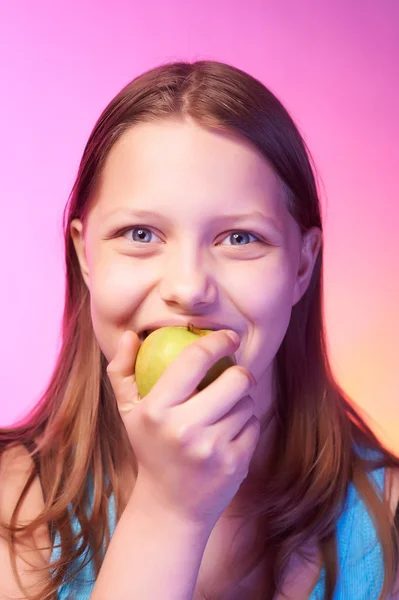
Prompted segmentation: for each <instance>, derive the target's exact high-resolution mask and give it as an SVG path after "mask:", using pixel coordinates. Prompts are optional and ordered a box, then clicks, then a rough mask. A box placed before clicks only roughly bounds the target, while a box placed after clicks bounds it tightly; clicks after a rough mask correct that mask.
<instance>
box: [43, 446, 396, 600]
mask: <svg viewBox="0 0 399 600" xmlns="http://www.w3.org/2000/svg"><path fill="white" fill-rule="evenodd" d="M362 454H363V453H362ZM367 454H368V455H372V456H373V458H374V457H375V456H376V454H375V452H373V451H370V450H368V451H367ZM368 477H369V480H370V481H371V480H374V481H375V483H376V485H377V486H378V489H377V491H378V493H379V495H380V497H381V498H382V495H383V494H384V477H385V469H384V468H380V469H376V470H374V471H372V472H370V473H368ZM71 519H72V528H73V531H74V533H78V532H79V531H80V526H79V523H78V521H77V519H76V517H74V516H73V515H72V514H71ZM109 519H110V530H111V535H112V534H113V532H114V530H115V526H116V523H115V502H114V496H113V495H112V496H111V497H110V502H109ZM336 535H337V551H338V564H339V572H338V579H337V585H336V588H335V593H334V596H333V598H334V600H377V598H378V596H379V593H380V591H381V589H382V585H383V578H384V565H383V555H382V549H381V545H380V542H379V540H378V536H377V532H376V529H375V526H374V524H373V521H372V518H371V517H370V515H369V513H368V511H367V509H366V506H365V504H364V502H363V500H362V499H361V497H360V496H359V494H358V493H357V491H356V489H355V487H354V485H353V484H352V483H350V485H349V490H348V495H347V499H346V502H345V507H344V510H343V512H342V514H341V516H340V517H339V519H338V521H337V523H336ZM59 542H60V537H59V534H58V532H57V533H56V536H55V544H59ZM59 557H60V548H54V550H53V553H52V558H51V560H52V561H53V560H56V559H58V558H59ZM88 558H89V556H88V551H86V554H85V555H84V556H83V557H80V559H79V560H80V563H79V564H82V563H83V562H84V561H85V560H88ZM75 564H76V563H75ZM132 568H133V566H132ZM94 583H95V576H94V569H93V565H92V562H91V561H89V562H88V564H87V565H86V566H85V567H84V568H83V570H82V571H81V572H80V573H78V574H77V575H76V576H75V577H74V579H73V580H72V581H70V582H68V583H64V584H63V585H61V586H60V587H59V590H58V600H64V599H65V600H88V599H89V597H90V594H91V593H92V590H93V587H94ZM324 585H325V568H324V567H323V569H322V570H321V573H320V576H319V579H318V581H317V583H316V585H315V587H314V588H313V590H312V593H311V595H310V596H309V600H323V599H324Z"/></svg>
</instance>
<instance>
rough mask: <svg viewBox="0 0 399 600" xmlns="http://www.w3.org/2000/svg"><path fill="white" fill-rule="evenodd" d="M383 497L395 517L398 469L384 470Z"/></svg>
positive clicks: (398, 484) (398, 481)
mask: <svg viewBox="0 0 399 600" xmlns="http://www.w3.org/2000/svg"><path fill="white" fill-rule="evenodd" d="M385 497H386V499H387V501H388V502H389V506H390V508H391V512H392V514H393V515H395V513H396V510H397V509H398V505H399V469H391V468H388V469H386V471H385Z"/></svg>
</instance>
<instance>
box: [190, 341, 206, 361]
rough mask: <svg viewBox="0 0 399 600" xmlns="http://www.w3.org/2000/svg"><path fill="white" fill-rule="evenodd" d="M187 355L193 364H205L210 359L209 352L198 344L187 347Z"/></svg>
mask: <svg viewBox="0 0 399 600" xmlns="http://www.w3.org/2000/svg"><path fill="white" fill-rule="evenodd" d="M187 353H188V354H189V356H190V359H191V360H193V361H194V362H207V361H209V360H210V359H211V358H212V354H211V352H209V350H208V349H207V348H205V347H204V346H201V345H200V344H195V343H194V344H190V345H189V346H187Z"/></svg>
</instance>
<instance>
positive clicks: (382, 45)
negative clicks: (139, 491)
mask: <svg viewBox="0 0 399 600" xmlns="http://www.w3.org/2000/svg"><path fill="white" fill-rule="evenodd" d="M398 26H399V3H398V2H397V1H396V0H391V1H389V0H385V1H382V2H378V3H377V2H371V0H358V1H355V0H352V1H351V2H347V0H339V1H337V0H334V2H331V1H330V0H324V1H320V0H312V1H310V0H307V1H305V0H300V1H298V0H278V1H277V0H276V1H275V2H271V1H268V0H247V1H246V2H244V1H241V2H237V1H236V2H234V1H233V2H232V0H228V1H227V0H223V1H221V0H212V1H209V0H202V2H193V0H190V1H188V0H168V2H163V1H161V0H160V1H158V2H154V1H147V2H141V1H138V0H136V1H135V2H134V1H131V2H128V1H122V0H113V1H112V2H106V1H105V0H104V1H102V2H101V1H96V2H94V1H93V2H88V1H86V2H81V1H80V0H79V1H78V0H73V1H71V0H68V1H62V2H61V1H58V2H53V1H52V0H45V1H43V0H41V1H40V0H36V1H35V2H31V1H30V0H19V1H13V0H2V2H1V3H0V73H1V84H0V85H1V94H0V110H1V122H2V127H1V144H0V153H1V155H0V175H1V199H0V202H1V220H0V232H1V235H0V257H1V292H2V293H1V295H0V303H1V305H0V306H1V310H0V319H1V323H0V325H1V332H2V335H1V343H0V365H1V382H2V396H1V409H0V423H1V424H2V425H8V424H11V423H12V422H13V421H14V420H15V419H16V418H17V417H20V416H21V415H23V414H24V413H25V412H26V410H27V409H28V408H30V407H31V406H32V405H33V404H34V403H35V402H36V401H37V400H38V399H39V396H40V394H41V393H42V391H43V390H44V387H45V386H46V384H47V382H48V379H49V377H50V374H51V371H52V369H53V366H54V361H55V356H56V353H57V351H58V348H59V343H60V338H59V331H60V320H61V314H62V307H63V293H64V264H63V254H62V234H61V232H62V229H61V218H62V210H63V208H64V205H65V203H66V201H67V198H68V195H69V192H70V190H71V187H72V184H73V181H74V177H75V175H76V171H77V167H78V162H79V160H80V156H81V153H82V151H83V147H84V145H85V143H86V140H87V137H88V135H89V133H90V131H91V129H92V126H93V125H94V122H95V120H96V119H97V118H98V116H99V115H100V112H101V111H102V110H103V108H104V107H105V105H106V104H107V103H108V101H109V100H110V99H111V98H112V97H113V96H114V95H115V94H116V93H117V92H118V91H119V90H120V88H121V87H122V86H123V85H125V84H126V83H127V82H128V81H130V80H131V79H132V78H133V77H135V76H136V75H138V74H140V73H141V72H143V71H144V70H147V69H149V68H151V67H154V66H156V65H158V64H160V63H163V62H166V61H168V60H176V59H188V60H195V59H205V58H208V59H216V60H222V61H226V62H229V63H231V64H234V65H236V66H238V67H240V68H242V69H244V70H247V71H248V72H250V73H251V74H253V75H255V76H256V77H258V78H259V79H261V80H262V81H263V82H264V83H265V84H266V85H267V86H269V87H270V88H271V89H272V91H274V92H275V93H276V94H277V95H278V97H279V98H280V99H281V100H282V101H283V103H284V104H285V105H286V107H287V108H288V109H289V110H290V112H291V114H292V115H293V117H294V118H295V120H296V122H297V124H298V125H299V127H300V129H301V131H302V133H303V135H304V136H305V139H306V141H307V143H308V145H309V146H310V149H311V151H312V153H313V155H314V158H315V161H316V164H317V165H318V168H319V172H320V175H321V178H322V181H323V184H324V192H323V195H324V197H323V204H324V217H325V266H326V313H327V322H328V334H329V340H330V346H331V358H332V361H333V367H334V370H335V372H336V374H337V376H338V378H339V381H340V382H341V383H342V385H343V386H344V388H345V389H346V390H347V391H348V393H349V394H351V395H352V397H353V398H354V399H355V400H356V402H358V403H359V404H360V405H361V406H362V407H363V408H364V409H365V410H366V411H367V412H368V413H369V415H370V416H371V417H372V418H373V419H374V425H373V427H374V428H375V429H376V430H377V433H378V435H380V436H382V437H383V439H384V441H386V442H387V444H388V445H389V446H390V447H391V448H393V449H395V450H396V451H397V452H399V352H398V341H399V310H398V307H399V203H398V188H399V186H398V173H399V150H398V140H399V117H398V107H399V84H398V64H399V36H398V35H397V31H398Z"/></svg>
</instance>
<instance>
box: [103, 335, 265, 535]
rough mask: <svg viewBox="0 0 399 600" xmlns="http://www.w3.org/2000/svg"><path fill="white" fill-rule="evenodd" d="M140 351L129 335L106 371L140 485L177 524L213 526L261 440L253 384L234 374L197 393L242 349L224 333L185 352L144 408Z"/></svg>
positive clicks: (236, 369) (239, 371)
mask: <svg viewBox="0 0 399 600" xmlns="http://www.w3.org/2000/svg"><path fill="white" fill-rule="evenodd" d="M139 347H140V340H139V338H138V336H137V335H136V334H135V333H134V332H133V331H126V332H125V333H124V334H123V336H122V338H121V341H120V345H119V348H118V351H117V353H116V355H115V357H114V358H113V360H112V361H111V362H110V363H109V365H108V367H107V374H108V376H109V379H110V381H111V385H112V387H113V390H114V393H115V396H116V399H117V402H118V407H119V410H120V413H121V416H122V420H123V422H124V425H125V427H126V431H127V433H128V436H129V440H130V443H131V444H132V447H133V450H134V453H135V455H136V458H137V462H138V477H137V481H136V484H135V485H136V487H137V486H140V490H141V492H142V494H141V497H147V498H149V499H151V502H152V503H154V502H155V503H156V504H157V505H159V506H160V507H161V508H162V509H165V510H167V511H168V512H170V511H171V512H172V514H174V515H176V516H178V518H180V519H185V520H188V521H190V522H195V523H203V524H204V525H211V526H213V525H214V524H215V523H216V521H217V520H218V518H219V517H220V515H221V514H222V512H223V511H224V509H225V508H226V507H227V506H228V505H229V503H230V502H231V500H232V499H233V497H234V496H235V494H236V493H237V491H238V489H239V487H240V485H241V483H242V481H243V480H244V479H245V477H246V476H247V474H248V470H249V465H250V462H251V458H252V456H253V454H254V452H255V449H256V446H257V443H258V440H259V434H260V423H259V420H258V419H257V418H256V417H255V416H254V402H253V400H252V398H251V396H250V395H249V393H250V392H251V391H252V390H253V388H254V386H255V380H254V378H253V377H252V375H250V373H249V372H248V371H247V370H246V369H245V368H244V367H241V366H232V367H229V368H228V369H227V370H226V371H224V372H223V373H222V374H221V375H220V376H219V377H218V378H217V379H216V380H215V381H213V382H212V383H211V384H210V385H209V386H208V387H206V388H205V389H203V390H202V391H201V392H198V390H197V389H196V386H197V385H198V384H199V383H200V381H201V380H202V378H203V377H204V376H205V374H206V372H207V371H208V369H209V368H210V367H211V366H212V365H213V364H214V363H215V362H217V361H218V360H219V359H220V358H222V357H224V356H229V355H231V354H233V353H234V351H236V350H237V348H238V347H239V342H236V341H233V339H232V338H231V337H230V336H229V335H228V333H227V331H224V330H222V331H215V332H212V333H210V334H208V335H206V336H203V337H201V338H199V339H198V340H196V341H195V342H193V343H191V344H189V345H188V346H186V347H185V348H184V349H183V350H182V352H181V353H180V354H179V355H178V356H177V357H176V359H175V360H174V361H173V363H171V364H170V365H169V367H168V368H167V369H166V370H165V371H164V373H163V374H162V376H161V377H160V378H159V380H158V381H157V382H156V384H155V385H154V386H153V388H152V389H151V391H150V392H149V393H148V394H147V395H146V397H145V399H144V400H142V401H141V399H140V397H139V394H138V391H137V386H136V383H135V376H134V365H135V362H136V356H137V352H138V350H139ZM129 405H130V411H129V412H127V411H126V410H125V407H126V406H129Z"/></svg>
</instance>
